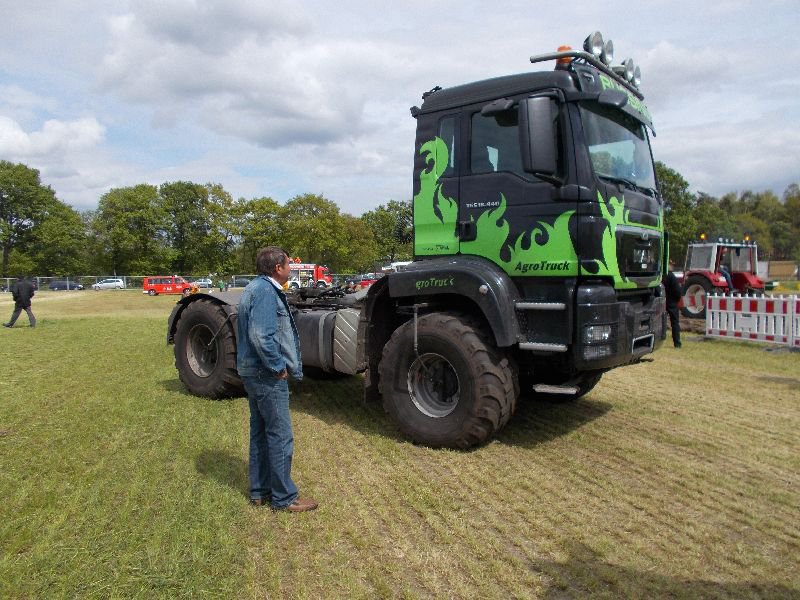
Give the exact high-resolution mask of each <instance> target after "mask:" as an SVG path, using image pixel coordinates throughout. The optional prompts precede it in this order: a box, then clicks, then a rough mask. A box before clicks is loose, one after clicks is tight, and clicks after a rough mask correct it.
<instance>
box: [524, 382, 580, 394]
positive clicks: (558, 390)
mask: <svg viewBox="0 0 800 600" xmlns="http://www.w3.org/2000/svg"><path fill="white" fill-rule="evenodd" d="M533 391H534V392H537V393H539V394H564V395H569V396H574V395H575V394H577V393H578V388H577V387H576V386H574V385H547V384H545V383H537V384H536V385H534V386H533Z"/></svg>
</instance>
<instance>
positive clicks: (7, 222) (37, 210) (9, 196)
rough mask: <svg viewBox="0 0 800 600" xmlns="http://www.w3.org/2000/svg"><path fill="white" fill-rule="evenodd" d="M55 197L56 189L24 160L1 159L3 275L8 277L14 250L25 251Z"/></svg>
mask: <svg viewBox="0 0 800 600" xmlns="http://www.w3.org/2000/svg"><path fill="white" fill-rule="evenodd" d="M54 200H55V194H54V193H53V190H52V189H51V188H50V187H49V186H44V185H42V183H41V181H40V179H39V171H37V170H36V169H31V168H30V167H27V166H25V165H23V164H21V163H19V164H13V163H10V162H8V161H5V160H3V161H0V245H2V251H3V257H2V266H1V267H0V270H2V274H3V277H8V276H9V269H8V267H9V258H10V256H11V251H12V250H17V251H18V252H24V250H25V245H26V244H27V243H29V242H30V241H31V230H32V229H33V227H34V226H35V225H37V224H38V223H40V222H41V221H42V219H43V218H44V216H45V214H46V210H47V207H48V206H50V205H51V204H52V202H53V201H54ZM23 263H24V261H23ZM23 263H20V264H23ZM28 264H30V263H28Z"/></svg>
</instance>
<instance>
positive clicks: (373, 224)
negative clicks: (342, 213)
mask: <svg viewBox="0 0 800 600" xmlns="http://www.w3.org/2000/svg"><path fill="white" fill-rule="evenodd" d="M361 220H362V221H364V222H365V223H366V224H367V226H368V227H369V228H370V230H371V231H372V235H373V236H375V242H376V244H377V252H378V255H379V256H380V258H381V259H382V260H384V261H385V262H395V261H398V260H411V258H412V253H413V248H412V247H411V241H412V235H411V221H412V217H411V202H409V201H405V202H398V201H397V200H389V202H388V204H386V205H385V206H384V205H381V206H379V207H378V208H375V209H373V210H370V211H368V212H365V213H364V214H363V215H361Z"/></svg>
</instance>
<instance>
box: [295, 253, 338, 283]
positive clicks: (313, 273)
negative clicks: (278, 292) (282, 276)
mask: <svg viewBox="0 0 800 600" xmlns="http://www.w3.org/2000/svg"><path fill="white" fill-rule="evenodd" d="M289 269H290V270H291V276H290V277H289V287H290V288H293V289H297V288H300V287H318V288H323V287H328V286H329V285H331V284H332V283H333V277H331V274H330V271H329V270H328V267H323V266H322V265H315V264H312V263H302V262H300V259H298V258H296V259H294V261H293V262H291V263H289Z"/></svg>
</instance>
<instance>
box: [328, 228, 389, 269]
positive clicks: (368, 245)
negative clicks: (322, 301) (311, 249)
mask: <svg viewBox="0 0 800 600" xmlns="http://www.w3.org/2000/svg"><path fill="white" fill-rule="evenodd" d="M337 229H338V231H337V234H338V236H339V243H338V244H337V252H336V254H335V256H334V257H333V258H332V259H331V261H330V263H329V266H330V267H331V269H333V270H334V272H335V273H353V272H356V271H362V272H364V271H370V272H371V271H376V270H378V269H379V268H380V267H381V266H383V265H382V264H376V262H380V263H383V262H384V261H383V260H382V255H381V253H380V251H379V250H378V244H377V243H376V242H375V236H374V235H373V233H372V230H371V229H370V228H369V226H368V225H367V224H366V223H365V222H364V221H363V220H362V219H360V218H358V217H353V216H351V215H347V214H344V215H341V216H340V217H339V225H338V226H337Z"/></svg>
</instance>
